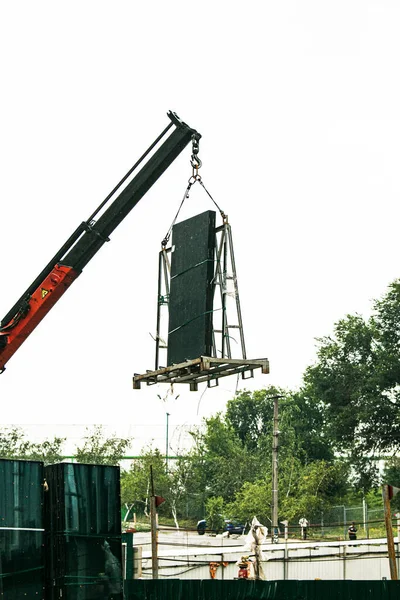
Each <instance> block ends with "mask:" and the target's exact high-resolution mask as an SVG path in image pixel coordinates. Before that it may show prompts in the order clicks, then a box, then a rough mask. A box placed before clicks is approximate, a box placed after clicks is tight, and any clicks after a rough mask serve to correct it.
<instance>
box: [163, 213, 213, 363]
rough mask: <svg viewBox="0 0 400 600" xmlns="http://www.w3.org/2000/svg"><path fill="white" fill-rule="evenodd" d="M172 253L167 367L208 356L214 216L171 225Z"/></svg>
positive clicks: (198, 217)
mask: <svg viewBox="0 0 400 600" xmlns="http://www.w3.org/2000/svg"><path fill="white" fill-rule="evenodd" d="M172 249H173V250H172V252H171V287H170V297H169V325H168V358H167V362H168V365H172V364H177V363H181V362H184V361H186V360H192V359H194V358H198V357H199V356H210V355H211V349H212V316H213V315H212V310H213V285H212V281H213V277H214V251H215V212H214V211H211V210H210V211H207V212H204V213H202V214H200V215H196V216H195V217H192V218H191V219H187V220H186V221H182V222H181V223H177V224H176V225H174V227H173V229H172Z"/></svg>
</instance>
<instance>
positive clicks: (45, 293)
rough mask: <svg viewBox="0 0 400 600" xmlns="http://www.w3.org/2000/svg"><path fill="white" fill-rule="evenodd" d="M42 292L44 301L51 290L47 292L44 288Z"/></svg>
mask: <svg viewBox="0 0 400 600" xmlns="http://www.w3.org/2000/svg"><path fill="white" fill-rule="evenodd" d="M41 292H42V300H43V298H46V296H47V294H48V293H49V290H45V289H44V288H42V289H41Z"/></svg>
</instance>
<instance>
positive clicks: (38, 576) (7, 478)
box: [0, 459, 45, 600]
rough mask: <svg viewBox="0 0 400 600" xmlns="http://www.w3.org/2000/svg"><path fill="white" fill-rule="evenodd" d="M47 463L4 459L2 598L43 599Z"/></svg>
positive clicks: (0, 486)
mask: <svg viewBox="0 0 400 600" xmlns="http://www.w3.org/2000/svg"><path fill="white" fill-rule="evenodd" d="M43 517H44V515H43V463H41V462H36V461H25V460H5V459H0V598H1V599H3V598H4V600H21V598H37V599H38V600H43V599H44V597H45V589H44V565H45V557H44V518H43Z"/></svg>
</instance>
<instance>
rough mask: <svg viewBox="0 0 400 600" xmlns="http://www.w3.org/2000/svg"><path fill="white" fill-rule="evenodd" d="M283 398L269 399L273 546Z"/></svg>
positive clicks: (276, 533)
mask: <svg viewBox="0 0 400 600" xmlns="http://www.w3.org/2000/svg"><path fill="white" fill-rule="evenodd" d="M279 398H283V396H271V397H270V399H271V400H273V401H274V425H273V433H272V519H271V522H272V531H271V541H272V543H273V544H277V543H278V542H279V527H278V448H279V444H278V436H279V429H278V419H279V407H278V400H279Z"/></svg>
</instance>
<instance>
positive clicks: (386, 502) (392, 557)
mask: <svg viewBox="0 0 400 600" xmlns="http://www.w3.org/2000/svg"><path fill="white" fill-rule="evenodd" d="M382 496H383V506H384V509H385V525H386V539H387V547H388V556H389V567H390V578H391V579H392V580H395V581H397V565H396V554H395V550H394V539H393V528H392V516H391V512H390V497H389V486H388V485H384V486H383V487H382Z"/></svg>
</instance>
